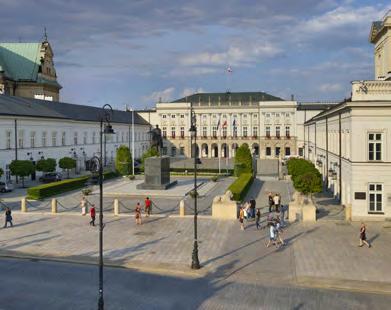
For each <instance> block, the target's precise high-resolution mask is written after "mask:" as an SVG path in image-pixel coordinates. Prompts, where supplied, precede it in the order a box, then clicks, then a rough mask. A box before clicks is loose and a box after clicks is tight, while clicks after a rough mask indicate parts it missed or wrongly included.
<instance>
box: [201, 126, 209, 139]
mask: <svg viewBox="0 0 391 310" xmlns="http://www.w3.org/2000/svg"><path fill="white" fill-rule="evenodd" d="M207 136H208V128H207V127H202V137H204V138H206V137H207Z"/></svg>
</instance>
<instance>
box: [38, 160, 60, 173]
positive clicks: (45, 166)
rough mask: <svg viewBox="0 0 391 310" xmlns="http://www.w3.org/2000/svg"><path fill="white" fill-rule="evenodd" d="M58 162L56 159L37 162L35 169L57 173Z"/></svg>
mask: <svg viewBox="0 0 391 310" xmlns="http://www.w3.org/2000/svg"><path fill="white" fill-rule="evenodd" d="M56 166H57V163H56V160H55V159H54V158H47V159H40V160H38V161H37V165H36V166H35V169H36V170H37V171H42V172H53V171H56Z"/></svg>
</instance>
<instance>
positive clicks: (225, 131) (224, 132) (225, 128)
mask: <svg viewBox="0 0 391 310" xmlns="http://www.w3.org/2000/svg"><path fill="white" fill-rule="evenodd" d="M223 138H224V139H225V138H227V127H226V126H224V127H223Z"/></svg>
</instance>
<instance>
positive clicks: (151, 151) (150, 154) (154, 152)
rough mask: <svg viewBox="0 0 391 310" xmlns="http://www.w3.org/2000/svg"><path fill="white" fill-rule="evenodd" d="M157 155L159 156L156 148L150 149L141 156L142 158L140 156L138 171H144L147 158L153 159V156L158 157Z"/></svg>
mask: <svg viewBox="0 0 391 310" xmlns="http://www.w3.org/2000/svg"><path fill="white" fill-rule="evenodd" d="M159 155H160V154H159V152H158V150H157V149H156V147H151V148H149V149H148V150H146V151H145V153H144V154H143V156H141V165H140V170H141V171H144V163H145V160H146V159H147V158H148V157H154V156H159Z"/></svg>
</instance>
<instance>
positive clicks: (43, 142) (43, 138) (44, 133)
mask: <svg viewBox="0 0 391 310" xmlns="http://www.w3.org/2000/svg"><path fill="white" fill-rule="evenodd" d="M46 138H47V134H46V132H45V131H44V132H43V133H42V146H43V147H46Z"/></svg>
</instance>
